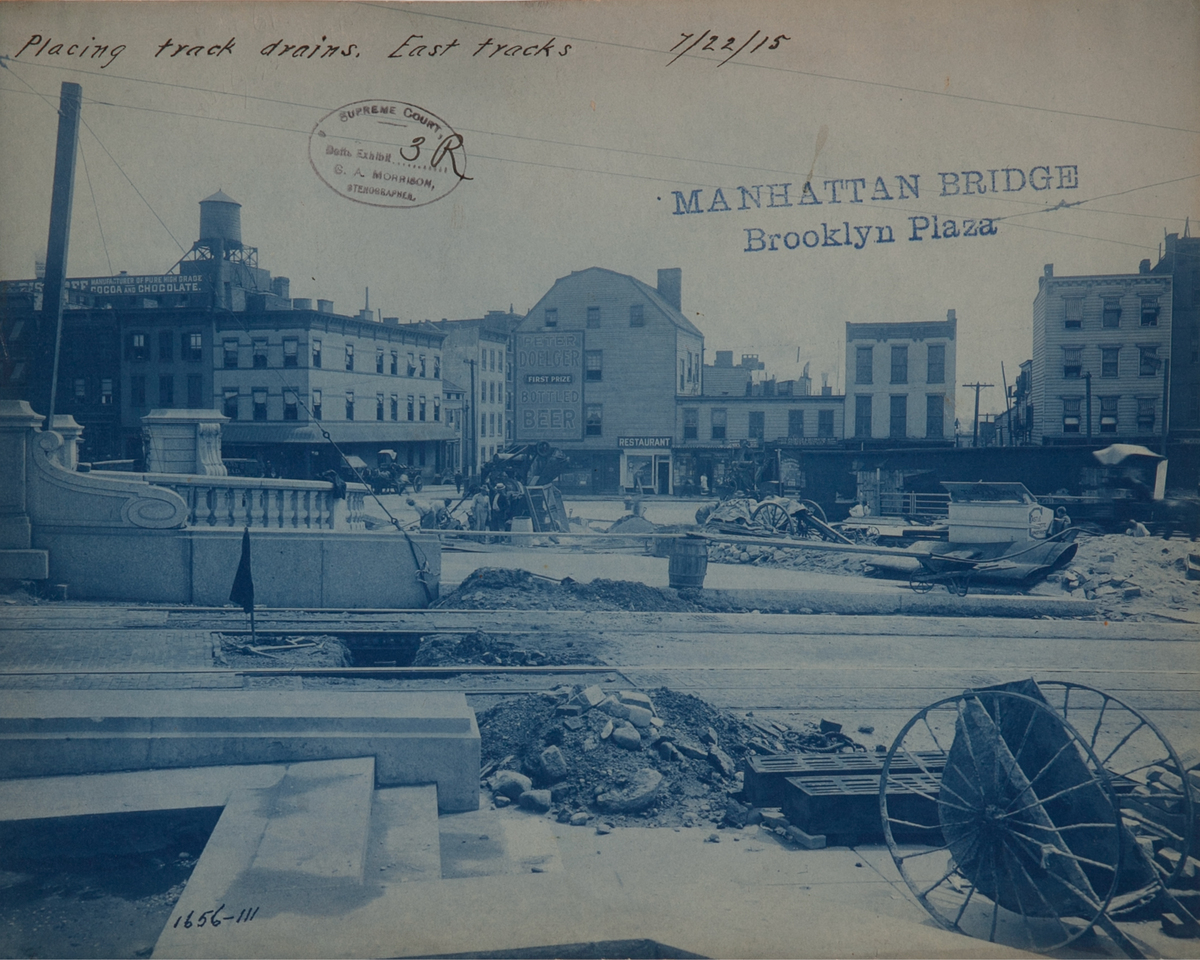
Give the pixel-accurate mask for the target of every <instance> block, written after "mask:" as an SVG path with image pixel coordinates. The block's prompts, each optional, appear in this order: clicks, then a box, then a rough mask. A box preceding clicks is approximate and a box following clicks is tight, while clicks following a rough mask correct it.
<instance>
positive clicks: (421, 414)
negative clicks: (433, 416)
mask: <svg viewBox="0 0 1200 960" xmlns="http://www.w3.org/2000/svg"><path fill="white" fill-rule="evenodd" d="M417 419H418V420H420V421H421V422H422V423H424V422H425V398H424V397H423V396H422V397H421V398H420V400H419V401H418V403H417Z"/></svg>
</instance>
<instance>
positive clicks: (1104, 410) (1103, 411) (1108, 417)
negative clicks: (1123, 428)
mask: <svg viewBox="0 0 1200 960" xmlns="http://www.w3.org/2000/svg"><path fill="white" fill-rule="evenodd" d="M1118 399H1119V398H1118V397H1101V398H1100V432H1101V433H1116V432H1117V401H1118Z"/></svg>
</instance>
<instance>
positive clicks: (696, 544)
mask: <svg viewBox="0 0 1200 960" xmlns="http://www.w3.org/2000/svg"><path fill="white" fill-rule="evenodd" d="M706 573H708V541H707V540H705V539H704V538H703V537H693V536H687V537H683V538H681V539H679V540H676V541H675V542H674V545H673V546H672V547H671V558H670V560H669V561H668V567H667V575H668V581H669V583H670V584H671V588H672V589H673V590H686V589H691V590H699V589H700V588H701V587H703V586H704V576H705V574H706Z"/></svg>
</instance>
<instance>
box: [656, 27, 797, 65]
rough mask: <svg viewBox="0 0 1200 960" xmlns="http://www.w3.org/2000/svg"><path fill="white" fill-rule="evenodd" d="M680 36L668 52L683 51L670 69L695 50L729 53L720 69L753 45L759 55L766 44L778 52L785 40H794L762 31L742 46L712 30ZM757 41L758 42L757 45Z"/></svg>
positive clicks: (784, 35)
mask: <svg viewBox="0 0 1200 960" xmlns="http://www.w3.org/2000/svg"><path fill="white" fill-rule="evenodd" d="M679 36H680V37H682V39H681V40H680V41H679V42H678V43H677V44H675V46H673V47H672V48H671V49H670V50H668V51H667V52H668V53H674V52H675V51H676V50H679V48H680V47H683V49H682V50H679V52H678V53H676V54H675V56H674V57H672V58H671V61H670V62H669V63H668V64H667V66H668V67H669V66H670V65H671V64H672V63H674V62H675V61H676V60H678V59H679V58H680V57H682V56H683V55H684V54H685V53H691V52H692V51H693V50H695V51H696V52H697V53H724V52H726V51H728V53H729V56H727V57H726V58H725V59H724V60H722V61H721V62H720V63H718V64H717V66H718V67H720V66H724V65H725V64H727V63H728V62H729V61H730V60H732V59H733V58H734V57H736V56H737V55H738V54H739V53H741V52H742V51H743V50H745V49H746V48H747V47H749V46H750V44H752V43H754V47H753V48H752V49H751V50H750V53H757V52H758V51H759V50H761V49H762V47H763V45H764V44H766V45H767V49H768V50H778V49H779V45H780V44H781V43H783V41H784V40H791V39H792V38H791V37H789V36H787V35H786V34H783V33H780V34H777V35H776V36H774V37H772V36H771V35H770V34H769V33H764V32H763V31H762V30H755V31H754V33H752V34H751V35H750V37H749V39H747V40H744V41H742V43H741V44H740V45H739V44H738V38H737V37H727V38H725V39H722V38H721V35H720V34H719V33H715V32H713V31H712V30H705V31H704V32H703V33H701V34H700V36H698V37H696V34H694V33H681V34H680V35H679ZM693 37H696V39H695V40H692V38H693ZM689 40H691V43H688V41H689ZM755 41H757V43H755ZM685 44H686V46H685Z"/></svg>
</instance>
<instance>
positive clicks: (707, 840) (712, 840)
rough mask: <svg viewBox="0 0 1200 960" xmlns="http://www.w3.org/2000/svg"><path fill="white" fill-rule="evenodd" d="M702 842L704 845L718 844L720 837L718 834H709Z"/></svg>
mask: <svg viewBox="0 0 1200 960" xmlns="http://www.w3.org/2000/svg"><path fill="white" fill-rule="evenodd" d="M704 842H705V843H720V842H721V837H720V835H719V834H716V833H710V834H709V835H708V836H707V837H705V838H704Z"/></svg>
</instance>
